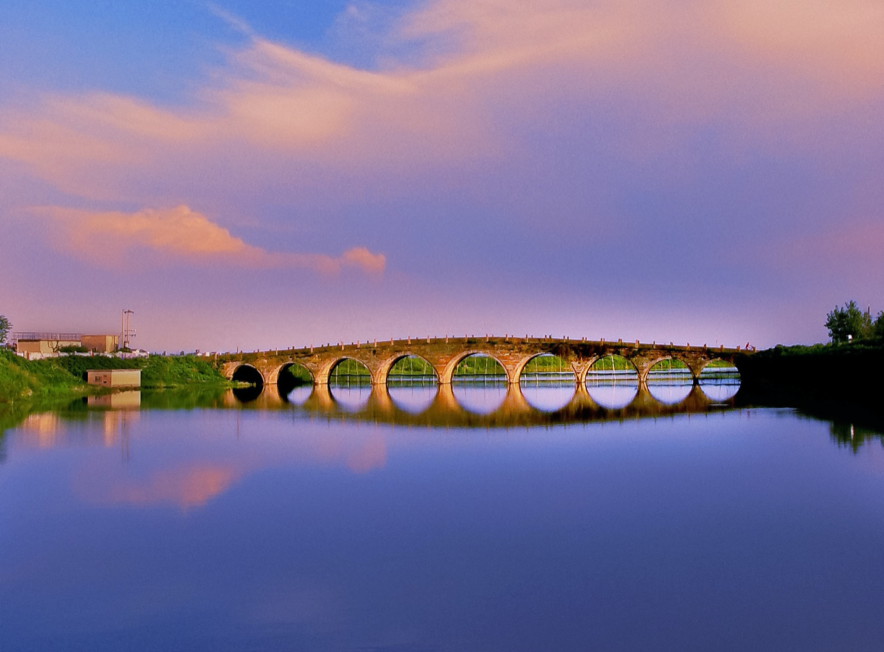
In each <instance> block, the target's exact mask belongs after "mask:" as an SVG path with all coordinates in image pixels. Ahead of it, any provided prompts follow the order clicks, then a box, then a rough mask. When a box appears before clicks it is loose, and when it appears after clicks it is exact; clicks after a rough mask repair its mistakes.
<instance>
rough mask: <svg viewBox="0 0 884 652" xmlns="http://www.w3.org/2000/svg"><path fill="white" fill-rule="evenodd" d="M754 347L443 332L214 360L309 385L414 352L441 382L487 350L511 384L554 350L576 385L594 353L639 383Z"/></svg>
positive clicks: (381, 380) (378, 375)
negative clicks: (665, 364)
mask: <svg viewBox="0 0 884 652" xmlns="http://www.w3.org/2000/svg"><path fill="white" fill-rule="evenodd" d="M753 352H754V349H744V350H741V349H740V347H737V348H725V347H723V346H721V347H708V346H706V345H703V346H691V345H690V344H687V345H685V346H678V345H674V344H672V343H671V342H670V343H669V344H658V343H657V342H654V343H651V344H646V343H640V342H638V341H635V342H624V341H622V340H618V341H617V342H606V341H605V340H599V341H587V340H586V339H583V340H571V339H567V338H565V339H554V338H535V337H525V338H521V337H518V338H517V337H484V338H483V337H479V338H476V337H458V338H454V337H451V338H449V337H445V338H441V337H439V338H429V337H428V338H421V339H417V338H408V339H404V340H392V339H391V340H384V341H380V340H376V341H373V342H365V343H360V342H356V343H355V344H336V345H329V346H322V347H312V346H311V347H305V348H301V349H286V350H274V351H256V352H253V353H228V354H218V356H217V358H216V359H217V363H218V364H219V365H220V369H221V372H222V373H223V374H224V375H225V376H226V377H227V378H228V379H229V380H233V379H234V376H239V375H240V374H239V373H238V372H241V370H242V368H244V367H245V368H249V367H251V368H252V369H254V370H256V371H257V372H258V373H259V374H260V380H261V383H262V384H264V385H275V384H276V383H277V380H278V379H279V374H280V372H282V371H283V370H284V369H285V368H286V367H288V366H291V365H294V364H298V365H301V366H303V367H304V368H306V369H307V370H308V371H309V372H310V374H311V375H312V376H313V384H314V385H319V386H321V385H327V384H328V382H329V377H330V376H331V373H332V370H333V369H334V368H335V367H336V366H337V365H338V364H339V363H341V362H343V361H344V360H348V359H349V360H355V361H356V362H359V363H361V364H363V365H365V367H366V368H367V369H368V372H369V374H370V375H371V383H372V384H373V385H385V384H386V383H387V377H388V375H389V373H390V370H391V369H392V368H393V365H395V364H396V363H397V362H398V361H399V360H402V359H403V358H407V357H409V356H416V357H419V358H422V359H424V360H426V361H427V362H428V363H429V364H430V365H431V366H432V367H433V370H434V371H435V373H436V378H437V380H438V382H439V383H440V384H442V385H447V384H449V383H451V378H452V375H453V374H454V370H455V368H456V367H457V365H458V364H459V363H460V362H461V361H462V360H464V359H465V358H468V357H469V356H472V355H487V356H490V357H492V358H494V359H495V360H497V361H498V362H499V363H500V365H501V366H502V367H503V370H504V372H505V373H506V379H507V382H508V383H510V384H517V383H518V382H519V378H520V376H521V374H522V371H523V370H524V369H525V366H526V365H527V364H528V363H529V362H530V361H531V360H532V359H533V358H536V357H538V356H541V355H544V354H552V355H556V356H558V357H559V358H561V359H562V360H564V361H565V362H567V363H568V365H569V366H570V368H571V370H572V371H573V372H574V381H575V383H576V384H578V385H582V384H583V383H584V382H585V381H586V374H587V372H588V371H589V369H590V367H592V365H593V364H594V363H595V362H596V361H597V360H599V359H601V358H604V357H607V356H611V355H618V356H622V357H623V358H625V359H627V360H628V361H630V362H631V363H632V364H633V365H634V366H635V370H636V372H637V373H638V377H639V382H640V383H641V384H645V383H646V382H647V378H648V372H649V371H650V370H651V367H653V366H654V365H655V364H656V363H657V362H660V361H662V360H679V361H681V362H683V363H684V364H686V365H687V367H688V369H689V370H690V372H691V375H692V376H693V378H694V382H695V383H697V382H699V379H700V373H701V372H702V371H703V369H704V368H705V367H706V365H708V364H709V363H710V362H711V361H713V360H723V361H725V362H729V363H731V364H734V365H735V366H736V367H737V368H738V369H739V367H740V364H741V360H742V359H743V358H744V357H745V356H746V355H749V354H751V353H753Z"/></svg>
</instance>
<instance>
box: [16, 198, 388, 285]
mask: <svg viewBox="0 0 884 652" xmlns="http://www.w3.org/2000/svg"><path fill="white" fill-rule="evenodd" d="M32 212H33V213H34V214H36V215H39V216H43V217H45V218H47V219H48V220H49V221H50V222H51V225H50V229H49V233H50V238H51V241H52V243H53V245H54V246H55V247H56V248H58V249H60V250H63V251H65V252H67V253H69V254H71V255H73V256H76V257H77V258H79V259H81V260H84V261H87V262H90V263H92V264H94V265H97V266H104V267H120V266H123V265H131V264H132V263H133V262H134V261H138V262H139V263H141V264H144V263H149V262H150V261H151V260H154V261H170V260H171V261H179V262H187V263H197V264H199V263H223V264H228V265H237V266H242V267H250V268H257V269H268V268H304V269H312V270H315V271H318V272H322V273H326V274H336V273H338V272H340V271H341V269H343V268H345V267H352V268H356V269H359V270H360V271H363V272H366V273H370V274H380V273H382V272H383V271H384V266H385V264H386V258H385V257H384V255H383V254H375V253H372V252H370V251H369V250H368V249H366V248H365V247H354V248H352V249H349V250H348V251H345V252H344V253H343V254H342V255H341V256H338V257H332V256H328V255H324V254H304V253H290V252H269V251H266V250H264V249H262V248H260V247H255V246H252V245H249V244H246V243H245V242H244V241H243V240H242V239H241V238H237V237H235V236H233V235H231V234H230V231H228V230H227V229H225V228H224V227H222V226H219V225H218V224H215V223H214V222H212V221H211V220H209V218H207V217H206V216H205V215H203V214H201V213H198V212H196V211H193V210H191V209H190V208H189V207H187V206H178V207H175V208H171V209H167V210H153V209H144V210H141V211H137V212H135V213H123V212H116V211H111V212H93V211H87V210H78V209H70V208H61V207H40V208H34V209H32Z"/></svg>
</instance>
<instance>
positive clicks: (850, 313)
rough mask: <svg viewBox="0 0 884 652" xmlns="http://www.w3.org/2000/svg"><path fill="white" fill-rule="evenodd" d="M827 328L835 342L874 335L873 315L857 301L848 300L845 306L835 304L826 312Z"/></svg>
mask: <svg viewBox="0 0 884 652" xmlns="http://www.w3.org/2000/svg"><path fill="white" fill-rule="evenodd" d="M876 326H877V321H876ZM826 328H828V329H829V337H831V338H832V341H833V342H834V343H835V344H841V343H843V342H848V341H850V340H851V339H854V340H859V339H864V338H867V337H870V336H871V335H872V316H871V315H870V314H869V313H868V312H863V311H862V310H860V309H859V308H858V307H857V305H856V301H848V302H847V303H845V304H844V307H843V308H839V307H838V306H835V309H834V310H833V311H832V312H830V313H826Z"/></svg>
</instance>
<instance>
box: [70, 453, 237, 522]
mask: <svg viewBox="0 0 884 652" xmlns="http://www.w3.org/2000/svg"><path fill="white" fill-rule="evenodd" d="M93 471H94V470H93V469H91V468H88V467H87V468H85V469H84V472H83V473H80V474H79V475H77V476H75V477H74V479H73V489H74V493H75V494H76V495H77V496H78V497H79V498H80V499H81V500H83V501H85V502H87V503H90V504H92V505H130V506H137V507H146V506H158V505H176V506H178V507H180V508H181V509H185V510H186V509H190V508H193V507H202V506H203V505H205V504H206V503H207V502H208V501H209V500H210V499H211V498H214V497H215V496H217V495H219V494H222V493H224V492H225V491H227V489H229V488H230V486H231V485H232V484H234V483H235V482H236V481H237V480H239V479H240V478H241V477H242V476H243V475H244V473H245V470H244V469H242V468H237V467H235V466H225V465H221V464H205V463H195V464H193V465H187V464H179V465H176V466H173V467H171V468H159V469H150V470H149V471H148V472H147V473H146V474H145V475H143V476H138V475H133V474H130V473H126V472H125V470H120V469H119V467H118V468H117V469H113V468H108V467H107V466H104V467H103V468H102V469H101V472H99V473H95V472H93Z"/></svg>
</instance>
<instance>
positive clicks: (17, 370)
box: [0, 351, 227, 403]
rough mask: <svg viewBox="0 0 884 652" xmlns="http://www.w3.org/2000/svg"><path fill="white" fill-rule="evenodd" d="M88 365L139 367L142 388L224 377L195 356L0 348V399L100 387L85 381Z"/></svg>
mask: <svg viewBox="0 0 884 652" xmlns="http://www.w3.org/2000/svg"><path fill="white" fill-rule="evenodd" d="M90 369H140V370H141V386H142V388H144V389H163V388H169V387H185V386H188V385H195V384H215V385H223V384H226V383H227V380H226V379H225V378H224V376H222V375H221V373H220V372H219V371H218V370H217V369H216V368H215V367H214V366H213V364H212V363H211V362H210V361H207V360H206V359H204V358H198V357H195V356H150V357H148V358H134V359H131V360H121V359H119V358H110V357H104V356H94V357H86V356H74V355H70V356H62V357H59V358H50V359H47V360H33V361H28V360H25V359H23V358H20V357H18V356H16V355H14V354H12V353H10V352H7V351H3V352H0V402H5V403H11V402H15V401H20V400H25V399H28V400H39V399H45V398H52V397H62V396H76V395H83V394H88V393H93V392H96V391H100V390H99V388H96V387H91V386H89V385H87V384H86V371H87V370H90Z"/></svg>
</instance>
